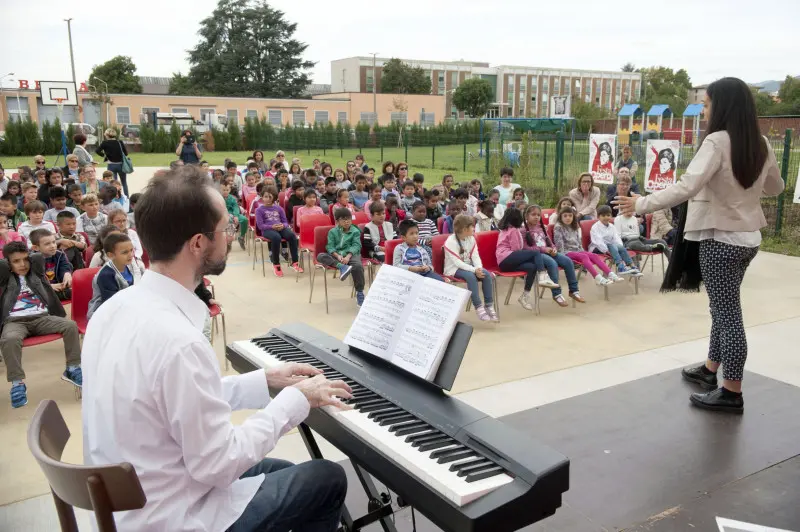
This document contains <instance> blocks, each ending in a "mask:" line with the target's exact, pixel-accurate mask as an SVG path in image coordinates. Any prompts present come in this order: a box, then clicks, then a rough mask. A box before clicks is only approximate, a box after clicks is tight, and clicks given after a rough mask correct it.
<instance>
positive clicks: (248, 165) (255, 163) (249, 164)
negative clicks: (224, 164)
mask: <svg viewBox="0 0 800 532" xmlns="http://www.w3.org/2000/svg"><path fill="white" fill-rule="evenodd" d="M247 167H248V168H258V163H257V162H255V161H250V162H249V163H247Z"/></svg>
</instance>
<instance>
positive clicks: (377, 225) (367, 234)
mask: <svg viewBox="0 0 800 532" xmlns="http://www.w3.org/2000/svg"><path fill="white" fill-rule="evenodd" d="M369 213H370V215H371V216H372V221H370V222H369V223H367V224H366V225H365V226H364V248H365V249H366V250H367V254H368V256H369V257H370V258H372V259H375V260H377V261H378V262H384V261H385V260H386V241H387V240H394V227H393V226H392V224H391V223H390V222H387V221H386V208H385V207H384V206H383V205H381V204H380V203H373V204H372V205H370V207H369Z"/></svg>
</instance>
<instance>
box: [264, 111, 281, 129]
mask: <svg viewBox="0 0 800 532" xmlns="http://www.w3.org/2000/svg"><path fill="white" fill-rule="evenodd" d="M267 120H269V124H270V125H271V126H275V127H281V126H282V125H283V113H282V112H281V110H280V109H269V110H268V111H267Z"/></svg>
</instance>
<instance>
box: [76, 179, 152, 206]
mask: <svg viewBox="0 0 800 532" xmlns="http://www.w3.org/2000/svg"><path fill="white" fill-rule="evenodd" d="M76 190H80V191H81V194H82V193H83V190H81V186H80V185H78V184H77V183H72V184H71V185H67V195H70V194H72V193H73V192H75V191H76ZM139 195H140V194H139V193H138V192H137V193H136V194H132V195H131V202H132V203H135V201H133V196H139Z"/></svg>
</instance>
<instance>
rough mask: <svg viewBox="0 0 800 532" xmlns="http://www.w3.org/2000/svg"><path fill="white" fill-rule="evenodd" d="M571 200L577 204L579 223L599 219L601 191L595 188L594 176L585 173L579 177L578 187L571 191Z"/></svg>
mask: <svg viewBox="0 0 800 532" xmlns="http://www.w3.org/2000/svg"><path fill="white" fill-rule="evenodd" d="M569 199H571V200H572V202H573V203H574V204H575V209H576V210H577V211H578V220H579V221H582V220H594V219H595V218H597V204H598V203H599V202H600V189H599V188H597V187H596V186H594V178H593V177H592V174H590V173H589V172H584V173H582V174H581V175H579V176H578V186H577V187H575V188H573V189H572V190H570V191H569Z"/></svg>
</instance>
